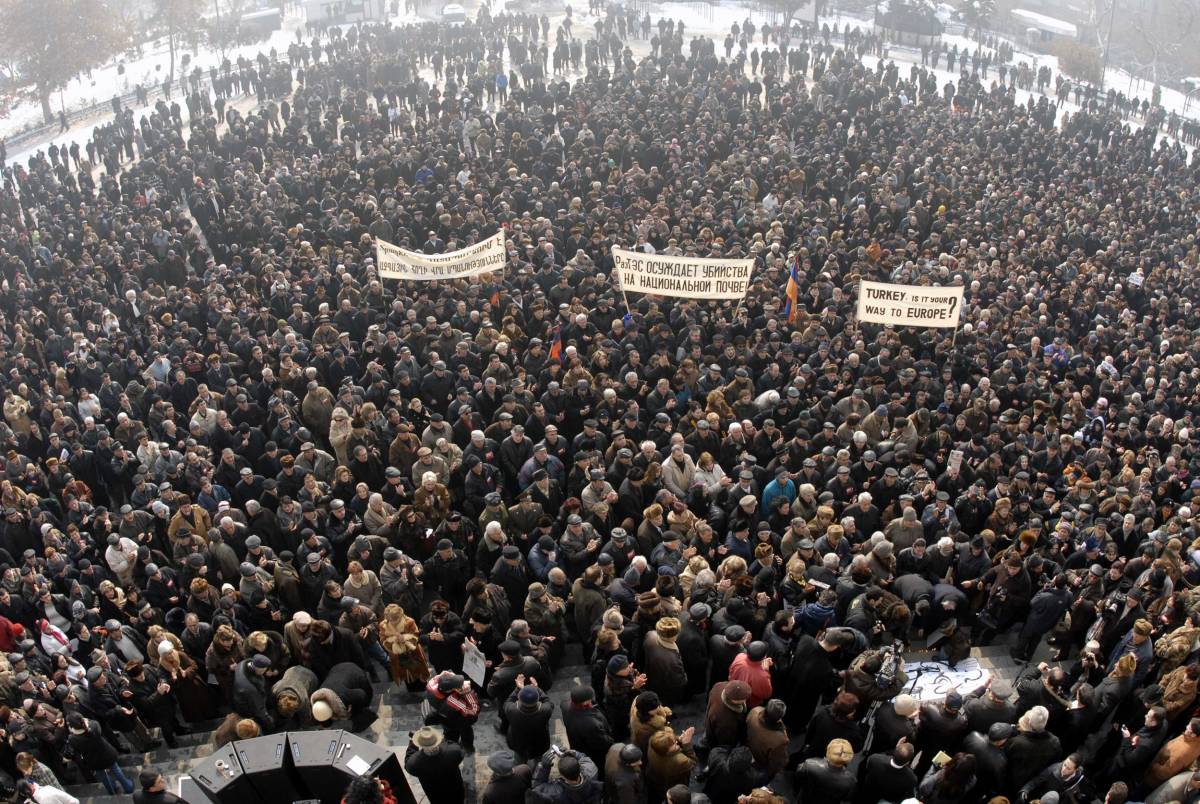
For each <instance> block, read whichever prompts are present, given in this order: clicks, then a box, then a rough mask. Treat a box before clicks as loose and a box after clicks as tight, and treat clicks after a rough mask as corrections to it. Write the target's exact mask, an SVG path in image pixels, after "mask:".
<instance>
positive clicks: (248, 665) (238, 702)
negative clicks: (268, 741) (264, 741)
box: [233, 653, 275, 733]
mask: <svg viewBox="0 0 1200 804" xmlns="http://www.w3.org/2000/svg"><path fill="white" fill-rule="evenodd" d="M270 668H271V660H270V659H269V658H267V657H266V656H263V655H262V654H261V653H258V654H255V655H254V656H253V657H252V658H249V659H245V660H244V661H241V662H238V666H237V668H236V669H235V670H234V671H233V711H235V712H237V713H238V714H239V715H241V716H242V717H248V718H252V719H253V720H254V721H256V722H257V723H258V725H259V726H261V727H262V730H263V733H267V732H270V731H271V729H272V728H274V726H275V720H274V718H272V717H271V713H270V711H268V709H267V682H266V681H265V680H264V678H263V676H264V675H266V672H267V670H269V669H270Z"/></svg>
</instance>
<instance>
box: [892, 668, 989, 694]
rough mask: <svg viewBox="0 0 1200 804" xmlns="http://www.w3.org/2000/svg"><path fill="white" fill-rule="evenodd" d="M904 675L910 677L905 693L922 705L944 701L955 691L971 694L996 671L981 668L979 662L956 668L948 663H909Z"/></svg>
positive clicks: (905, 686)
mask: <svg viewBox="0 0 1200 804" xmlns="http://www.w3.org/2000/svg"><path fill="white" fill-rule="evenodd" d="M904 674H905V675H906V676H908V683H907V684H905V685H904V692H906V693H908V694H909V695H911V696H912V697H914V698H916V699H917V700H918V701H921V702H925V701H940V700H942V699H943V698H945V697H946V696H947V695H949V694H950V693H951V692H957V693H958V694H959V695H963V696H966V695H970V694H971V693H973V692H976V691H978V690H979V689H981V688H982V687H983V686H984V685H985V684H987V683H988V681H989V680H990V679H991V677H992V671H991V670H985V669H984V668H982V667H980V666H979V662H978V660H976V659H963V660H962V661H961V662H959V663H958V664H956V665H955V666H954V669H951V668H950V665H948V664H946V663H945V662H933V661H925V662H906V663H905V664H904Z"/></svg>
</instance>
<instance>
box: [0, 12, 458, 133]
mask: <svg viewBox="0 0 1200 804" xmlns="http://www.w3.org/2000/svg"><path fill="white" fill-rule="evenodd" d="M435 5H436V8H433V7H432V6H431V7H430V8H428V9H426V14H427V15H428V16H425V17H422V16H418V15H415V14H403V13H402V14H398V15H394V16H392V17H389V19H390V21H391V22H392V23H393V24H396V25H403V24H406V23H415V22H422V21H424V20H426V19H432V18H434V15H436V14H439V13H440V11H441V4H440V3H436V4H435ZM289 11H291V9H289ZM303 26H304V16H303V12H296V11H291V13H289V14H287V15H286V16H285V17H284V18H283V26H282V28H281V29H280V30H278V31H272V32H271V35H270V36H269V37H267V38H265V39H261V40H259V41H256V42H252V43H250V44H246V45H240V46H237V47H234V48H231V49H230V50H228V51H226V54H225V55H226V57H228V58H229V60H230V61H231V62H234V63H236V62H237V60H238V58H239V57H245V58H248V59H253V58H254V57H256V56H257V55H258V54H259V53H268V54H269V53H270V52H271V49H272V48H274V49H275V51H276V52H277V53H279V54H280V55H281V56H286V53H287V49H288V45H290V44H291V43H292V42H294V41H296V34H297V31H300V30H301V29H302V28H303ZM184 53H187V54H189V55H190V56H191V61H190V63H189V64H188V67H187V70H186V72H189V73H190V72H191V71H192V69H193V68H195V67H199V68H200V69H201V70H202V71H204V72H205V73H206V74H207V72H208V68H209V67H213V66H217V65H219V64H220V63H221V61H222V55H221V53H220V51H219V50H217V49H216V48H214V47H212V46H211V45H208V44H202V45H200V46H199V47H197V48H196V49H194V50H193V49H191V48H184V49H182V50H180V51H178V52H176V56H175V57H176V67H175V76H176V78H177V79H178V77H179V76H180V75H181V74H182V73H183V72H184V71H183V70H181V69H180V67H179V63H178V62H179V60H180V59H181V58H182V56H183V54H184ZM122 65H123V66H124V68H125V69H124V72H123V73H122V72H121V70H120V68H121V66H122ZM169 72H170V51H169V49H168V47H167V41H166V39H159V40H156V41H153V42H150V43H147V44H144V45H143V46H142V53H141V55H140V56H136V55H135V56H133V57H132V58H126V55H125V54H121V55H120V56H118V57H117V58H115V59H113V60H111V61H109V62H108V63H106V64H104V65H102V66H100V67H98V68H96V69H94V70H92V71H91V73H90V74H84V75H81V76H79V77H77V78H75V79H74V80H73V81H71V82H70V83H69V84H68V85H67V86H66V87H65V88H64V89H63V91H62V93H61V95H60V94H59V93H55V94H54V95H53V97H52V98H51V103H50V105H51V107H52V108H53V109H54V113H55V114H56V115H57V114H58V112H59V110H60V109H61V108H63V107H64V106H65V108H66V109H67V112H68V113H70V112H72V111H74V110H76V109H81V108H84V107H88V106H93V105H96V104H104V105H105V106H106V112H107V104H108V103H109V101H111V100H112V97H113V96H114V95H124V94H127V93H129V92H133V91H134V89H135V88H136V87H137V85H138V84H141V85H142V86H144V87H146V88H148V89H151V88H153V87H155V86H161V85H162V82H163V80H164V79H165V78H166V77H167V75H168V74H169ZM27 94H28V93H27ZM172 97H178V90H177V88H176V87H173V88H172ZM40 125H42V107H41V104H40V103H39V102H38V100H37V98H36V97H23V98H22V99H21V100H20V101H18V102H16V103H14V104H13V105H12V106H11V107H9V108H8V109H7V110H4V109H0V137H12V136H14V135H16V134H19V133H20V132H23V131H26V130H28V129H30V128H35V127H37V126H40ZM92 125H94V123H92ZM87 128H89V129H90V128H91V125H89V126H87ZM47 144H48V143H47Z"/></svg>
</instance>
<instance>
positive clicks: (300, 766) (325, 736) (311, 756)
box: [287, 729, 350, 802]
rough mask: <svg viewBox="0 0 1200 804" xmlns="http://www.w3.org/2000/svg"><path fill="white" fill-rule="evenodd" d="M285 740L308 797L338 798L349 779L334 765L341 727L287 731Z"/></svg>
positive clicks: (327, 799)
mask: <svg viewBox="0 0 1200 804" xmlns="http://www.w3.org/2000/svg"><path fill="white" fill-rule="evenodd" d="M287 739H288V750H289V753H291V755H292V765H293V767H295V769H296V773H297V774H299V776H300V780H301V781H302V782H303V783H304V789H305V790H307V791H308V796H309V798H315V799H319V800H321V801H331V802H338V801H341V800H342V794H343V793H345V792H346V785H347V784H348V783H349V781H350V780H349V779H348V778H346V776H345V775H344V774H343V773H342V772H341V771H339V770H337V769H336V768H334V767H333V760H334V758H335V757H337V752H338V747H339V746H340V745H341V744H342V731H341V729H325V730H317V731H289V732H288V733H287Z"/></svg>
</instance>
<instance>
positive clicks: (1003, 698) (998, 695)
mask: <svg viewBox="0 0 1200 804" xmlns="http://www.w3.org/2000/svg"><path fill="white" fill-rule="evenodd" d="M1012 694H1013V688H1012V684H1009V683H1008V682H1007V681H998V680H996V679H995V678H994V677H993V678H992V679H990V680H989V681H988V684H987V686H986V687H984V688H982V689H980V690H979V691H978V692H975V693H972V695H971V696H969V698H968V700H967V702H966V703H965V704H964V705H963V713H964V714H965V715H966V716H967V727H968V728H969V729H971V731H977V732H979V733H980V734H987V733H988V729H989V728H991V727H992V724H993V723H1016V722H1017V707H1016V705H1015V704H1014V703H1013V702H1012V701H1011V700H1010V699H1011V698H1012Z"/></svg>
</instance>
